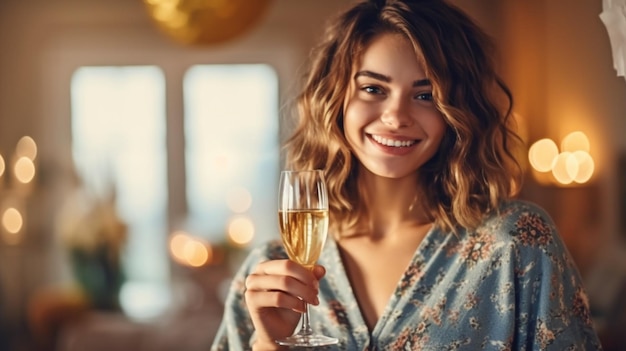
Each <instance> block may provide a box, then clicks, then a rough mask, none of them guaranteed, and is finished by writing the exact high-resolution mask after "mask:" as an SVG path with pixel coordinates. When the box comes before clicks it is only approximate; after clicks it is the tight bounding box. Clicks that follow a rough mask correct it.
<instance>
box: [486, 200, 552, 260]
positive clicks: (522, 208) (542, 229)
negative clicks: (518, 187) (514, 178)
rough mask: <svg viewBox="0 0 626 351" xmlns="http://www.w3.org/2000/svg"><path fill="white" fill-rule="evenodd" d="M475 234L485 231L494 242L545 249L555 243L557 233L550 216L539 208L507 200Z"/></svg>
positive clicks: (488, 217) (521, 201)
mask: <svg viewBox="0 0 626 351" xmlns="http://www.w3.org/2000/svg"><path fill="white" fill-rule="evenodd" d="M477 231H488V232H490V233H492V234H493V235H495V236H497V238H495V239H497V240H498V241H504V242H510V243H512V244H515V245H516V246H517V245H520V246H527V247H535V248H546V247H547V246H548V245H551V244H554V243H555V241H559V238H558V231H557V229H556V226H555V225H554V221H553V220H552V218H551V217H550V215H549V214H548V213H547V212H546V210H544V209H543V208H542V207H540V206H539V205H537V204H535V203H532V202H529V201H524V200H509V201H505V202H503V203H501V204H500V207H499V208H498V209H497V210H496V211H493V212H492V213H490V214H488V215H487V216H486V218H485V220H484V221H483V223H482V225H481V226H480V227H479V228H477Z"/></svg>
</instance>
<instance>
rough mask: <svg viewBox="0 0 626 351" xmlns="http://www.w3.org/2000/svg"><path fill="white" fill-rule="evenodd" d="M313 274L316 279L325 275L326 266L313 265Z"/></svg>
mask: <svg viewBox="0 0 626 351" xmlns="http://www.w3.org/2000/svg"><path fill="white" fill-rule="evenodd" d="M313 275H314V276H315V278H316V279H317V280H320V279H322V277H324V275H326V268H324V266H320V265H316V266H315V267H313Z"/></svg>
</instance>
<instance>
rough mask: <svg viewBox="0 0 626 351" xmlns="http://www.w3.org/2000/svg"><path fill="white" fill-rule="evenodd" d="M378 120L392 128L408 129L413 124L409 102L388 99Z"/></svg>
mask: <svg viewBox="0 0 626 351" xmlns="http://www.w3.org/2000/svg"><path fill="white" fill-rule="evenodd" d="M380 120H381V121H382V122H383V124H384V125H386V126H390V127H393V128H403V127H409V126H411V125H412V124H413V118H412V117H411V113H410V108H409V102H406V101H404V99H400V98H396V99H390V100H389V101H388V103H387V105H386V106H385V109H384V110H383V113H382V115H381V116H380Z"/></svg>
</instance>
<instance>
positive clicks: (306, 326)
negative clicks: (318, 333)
mask: <svg viewBox="0 0 626 351" xmlns="http://www.w3.org/2000/svg"><path fill="white" fill-rule="evenodd" d="M298 334H300V335H313V329H311V322H310V321H309V304H308V303H306V302H305V303H304V313H303V314H302V327H301V328H300V331H299V332H298Z"/></svg>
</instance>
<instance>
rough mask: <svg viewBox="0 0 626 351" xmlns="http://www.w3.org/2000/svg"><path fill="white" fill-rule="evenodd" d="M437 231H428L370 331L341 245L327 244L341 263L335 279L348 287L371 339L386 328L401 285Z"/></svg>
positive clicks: (348, 294)
mask: <svg viewBox="0 0 626 351" xmlns="http://www.w3.org/2000/svg"><path fill="white" fill-rule="evenodd" d="M437 231H438V229H437V226H436V225H433V226H431V228H430V229H428V231H427V232H426V234H424V238H423V239H422V241H421V242H420V243H419V245H418V246H417V248H416V249H415V252H414V253H413V255H412V257H411V259H410V260H409V263H408V265H407V266H406V267H405V269H404V271H403V272H402V275H401V276H400V279H399V280H398V282H397V283H396V286H395V288H394V289H393V292H392V294H391V296H389V300H388V301H387V304H386V305H385V308H384V309H383V312H382V314H381V315H380V317H379V318H378V320H377V321H376V323H375V324H374V328H373V329H371V330H370V329H369V327H367V323H366V322H365V316H364V315H363V311H362V309H361V305H360V304H359V301H358V300H357V298H356V295H355V293H354V290H353V289H352V284H351V281H350V278H349V277H348V272H347V270H346V266H345V262H344V260H343V257H342V255H341V252H340V251H339V250H340V249H339V244H338V243H337V242H336V241H335V240H334V239H331V240H329V242H331V243H327V244H330V246H331V249H332V255H334V256H335V257H334V260H335V261H336V262H340V263H341V265H340V267H338V268H337V272H338V273H340V274H338V276H337V277H335V279H337V280H341V281H340V282H339V286H342V287H343V286H345V287H347V288H346V290H347V291H346V294H347V296H349V297H350V298H351V299H352V301H354V302H355V304H356V306H357V308H356V309H357V311H355V314H356V315H357V316H358V322H359V323H361V325H363V326H366V330H367V331H368V334H369V337H370V338H377V336H378V335H379V334H380V332H381V330H382V329H383V328H384V327H385V323H386V321H387V319H389V316H390V312H391V311H393V310H394V306H395V305H396V304H397V302H398V291H399V290H400V289H401V283H402V282H403V281H404V280H405V278H406V277H407V274H408V273H409V271H410V270H409V268H410V267H411V266H412V265H413V264H414V263H415V262H416V261H417V259H418V258H419V257H423V256H424V251H425V250H426V248H427V245H428V243H429V242H430V241H431V240H432V237H433V235H434V234H435V232H437Z"/></svg>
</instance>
